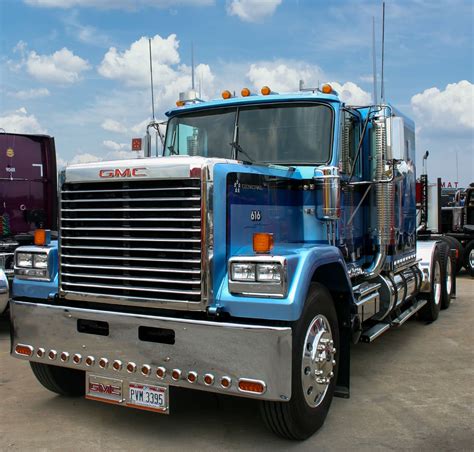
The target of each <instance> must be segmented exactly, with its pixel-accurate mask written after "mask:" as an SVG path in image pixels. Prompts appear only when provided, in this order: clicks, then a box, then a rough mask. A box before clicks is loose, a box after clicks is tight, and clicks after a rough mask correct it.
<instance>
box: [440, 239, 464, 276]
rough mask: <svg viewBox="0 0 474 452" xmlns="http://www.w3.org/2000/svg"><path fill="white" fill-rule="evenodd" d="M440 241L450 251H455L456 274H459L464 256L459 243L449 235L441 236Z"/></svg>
mask: <svg viewBox="0 0 474 452" xmlns="http://www.w3.org/2000/svg"><path fill="white" fill-rule="evenodd" d="M440 240H441V241H443V242H445V243H447V244H448V245H449V248H450V249H455V250H456V273H459V271H460V270H461V268H462V266H463V255H464V249H463V246H462V244H461V242H460V241H459V240H458V239H457V238H455V237H451V236H450V235H443V236H441V238H440Z"/></svg>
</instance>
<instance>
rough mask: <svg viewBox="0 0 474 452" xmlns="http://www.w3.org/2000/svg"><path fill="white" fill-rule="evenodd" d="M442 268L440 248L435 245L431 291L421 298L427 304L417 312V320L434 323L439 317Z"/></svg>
mask: <svg viewBox="0 0 474 452" xmlns="http://www.w3.org/2000/svg"><path fill="white" fill-rule="evenodd" d="M442 268H443V266H442V262H441V257H440V247H439V246H438V245H436V248H435V250H434V253H433V261H432V263H431V271H430V279H431V291H430V292H429V293H428V294H423V296H424V297H425V298H426V299H427V300H428V303H426V304H425V306H423V307H422V308H421V309H420V311H419V318H420V319H421V320H425V321H427V322H434V321H435V320H436V319H437V318H438V316H439V311H440V309H441V294H442V287H443V282H442V281H443V280H442V277H443V271H442Z"/></svg>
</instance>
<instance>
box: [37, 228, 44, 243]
mask: <svg viewBox="0 0 474 452" xmlns="http://www.w3.org/2000/svg"><path fill="white" fill-rule="evenodd" d="M35 245H37V246H44V245H46V229H36V231H35Z"/></svg>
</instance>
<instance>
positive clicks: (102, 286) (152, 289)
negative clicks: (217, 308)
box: [63, 281, 201, 304]
mask: <svg viewBox="0 0 474 452" xmlns="http://www.w3.org/2000/svg"><path fill="white" fill-rule="evenodd" d="M85 284H86V283H83V284H78V283H71V282H67V281H63V286H73V287H84V285H85ZM88 287H97V288H98V289H99V288H100V289H113V290H124V288H123V286H113V285H110V284H89V283H87V286H86V288H88ZM126 290H131V291H135V292H158V293H175V294H183V295H200V293H201V291H200V290H177V289H157V288H155V287H137V286H133V287H128V286H127V287H126ZM108 297H113V298H115V297H114V296H113V295H104V298H108ZM177 301H179V300H177ZM135 304H136V303H135Z"/></svg>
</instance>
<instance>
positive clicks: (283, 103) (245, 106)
mask: <svg viewBox="0 0 474 452" xmlns="http://www.w3.org/2000/svg"><path fill="white" fill-rule="evenodd" d="M289 104H300V105H324V106H325V107H328V108H329V110H330V112H331V137H330V142H329V155H328V159H327V160H326V161H324V162H313V163H306V162H305V163H299V162H298V163H286V162H285V163H283V165H285V166H286V165H291V166H320V165H328V164H329V163H330V162H331V160H332V158H333V154H334V125H335V116H336V109H335V108H334V105H333V102H322V101H321V100H320V99H318V100H307V99H305V100H302V99H295V100H287V101H280V102H255V103H249V104H237V105H235V104H234V105H228V106H227V105H222V104H221V105H218V106H215V107H212V108H202V109H196V110H193V111H183V113H182V114H179V113H178V114H176V115H173V116H172V117H170V118H169V120H168V124H169V122H171V121H172V120H173V119H175V118H182V117H186V116H191V115H196V113H200V112H213V111H216V110H235V112H236V119H235V124H234V139H235V142H236V143H237V144H238V143H239V138H238V127H239V125H238V118H239V114H240V110H247V109H251V108H254V107H257V108H258V107H262V106H263V107H268V108H271V107H279V106H287V105H289ZM169 130H170V128H169V127H167V128H166V136H165V145H166V142H167V139H168V132H169ZM165 151H166V146H163V151H162V154H161V156H162V157H171V155H170V156H166V155H165ZM232 153H233V159H234V160H236V161H240V160H239V159H237V158H234V157H235V149H234V150H233V151H232ZM253 163H255V164H264V165H281V164H282V163H281V162H263V161H260V162H253Z"/></svg>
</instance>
